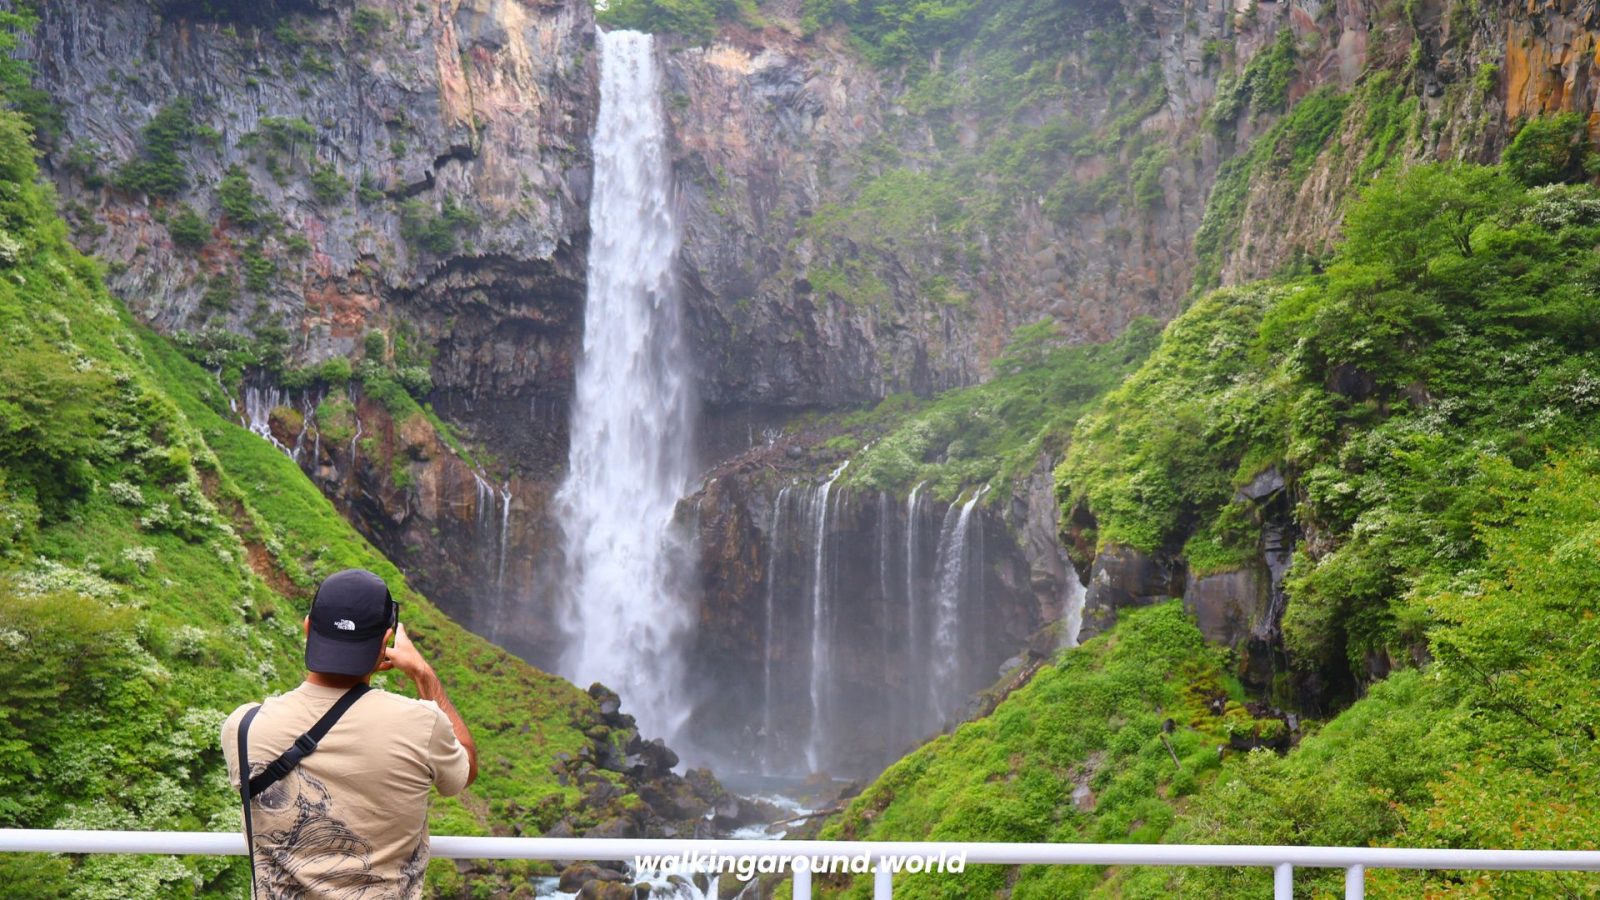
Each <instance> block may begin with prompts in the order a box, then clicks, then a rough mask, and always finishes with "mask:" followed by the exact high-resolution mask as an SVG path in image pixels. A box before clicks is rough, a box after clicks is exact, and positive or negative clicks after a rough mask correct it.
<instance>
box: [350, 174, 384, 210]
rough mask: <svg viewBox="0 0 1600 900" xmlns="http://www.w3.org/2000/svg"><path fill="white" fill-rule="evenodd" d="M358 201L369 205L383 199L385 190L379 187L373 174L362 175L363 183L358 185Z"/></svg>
mask: <svg viewBox="0 0 1600 900" xmlns="http://www.w3.org/2000/svg"><path fill="white" fill-rule="evenodd" d="M356 199H357V200H360V201H361V202H362V203H366V204H368V205H371V204H373V203H377V202H378V201H379V200H382V199H383V190H382V189H381V188H379V187H378V182H377V181H376V180H375V179H374V178H373V177H372V175H371V173H369V172H363V173H361V183H360V184H358V185H356Z"/></svg>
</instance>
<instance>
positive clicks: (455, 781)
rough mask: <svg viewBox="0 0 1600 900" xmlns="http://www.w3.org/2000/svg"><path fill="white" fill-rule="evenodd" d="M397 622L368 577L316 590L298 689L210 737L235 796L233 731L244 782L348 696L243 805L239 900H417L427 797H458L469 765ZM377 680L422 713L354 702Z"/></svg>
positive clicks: (376, 693)
mask: <svg viewBox="0 0 1600 900" xmlns="http://www.w3.org/2000/svg"><path fill="white" fill-rule="evenodd" d="M398 610H399V604H398V603H396V602H395V601H394V600H393V599H392V598H391V597H390V596H389V589H388V587H387V586H386V585H385V584H384V582H383V579H381V578H379V577H378V576H376V575H374V574H372V573H371V572H368V571H365V570H363V569H347V570H345V571H343V572H337V573H335V574H333V575H330V576H328V578H327V579H326V580H325V581H323V582H322V586H321V587H319V588H317V594H316V597H315V598H314V599H313V600H312V601H311V614H310V615H308V616H306V619H305V621H304V622H303V623H302V627H303V628H304V630H305V636H306V670H307V671H306V679H305V681H304V683H302V684H301V685H300V686H299V687H297V688H295V689H294V690H292V691H290V692H289V693H287V694H282V695H280V696H276V697H270V698H268V699H267V700H266V702H264V703H262V704H260V707H259V709H258V710H256V712H255V713H254V715H253V716H252V715H249V713H250V712H251V710H252V709H253V708H254V707H255V704H246V705H244V706H241V707H239V708H238V709H236V710H234V712H233V715H231V716H229V717H228V720H227V721H226V722H225V723H223V726H222V750H223V754H224V755H225V756H226V757H227V761H228V776H229V778H230V780H232V782H233V785H234V787H235V789H238V788H239V759H238V756H239V727H240V723H241V722H245V723H246V727H245V735H244V737H245V744H246V753H248V755H249V764H248V768H247V771H248V772H249V773H250V774H251V775H252V776H254V775H260V774H261V773H263V772H265V771H266V770H267V768H268V765H269V764H270V763H272V762H273V761H274V760H276V759H278V758H279V755H280V754H283V753H285V751H289V750H290V748H292V747H294V746H295V745H296V739H297V738H300V737H301V735H303V734H305V733H306V732H308V731H310V730H311V729H312V727H313V725H315V724H316V723H317V722H318V720H320V719H322V718H323V716H324V714H326V713H329V711H330V710H331V709H332V708H333V707H334V706H335V704H336V703H337V702H339V701H340V700H341V698H342V697H344V696H345V695H346V694H347V693H350V692H351V689H352V688H355V691H354V692H353V696H352V697H351V698H350V700H351V701H353V702H351V703H350V704H349V705H348V706H347V708H346V709H345V711H344V712H343V713H342V714H340V715H339V717H338V718H337V720H336V721H334V722H333V723H332V726H331V727H329V728H328V730H327V733H326V734H325V735H323V736H322V737H321V738H320V740H318V741H317V742H316V743H315V746H314V749H313V750H312V751H311V752H309V753H306V754H304V755H303V756H302V757H301V758H300V759H299V762H298V764H296V765H294V766H293V768H290V769H288V771H287V772H285V773H283V774H282V776H281V777H280V778H278V780H277V781H276V782H274V783H272V784H271V785H270V786H267V787H264V788H263V789H262V790H261V791H260V792H259V793H257V794H254V796H252V798H251V801H250V821H249V822H248V823H247V824H248V825H249V831H247V833H250V832H253V834H254V840H253V842H252V850H253V858H252V869H253V878H254V892H253V893H254V896H255V897H257V898H260V900H278V898H290V897H293V898H302V897H320V898H329V900H411V898H415V897H420V896H421V894H422V873H423V870H424V869H426V868H427V866H428V820H427V816H428V791H429V789H430V788H431V787H435V786H436V787H438V789H439V793H440V794H443V795H445V796H451V795H453V794H457V793H459V792H460V791H461V790H462V789H463V788H465V787H466V786H467V785H469V784H471V783H472V781H473V779H475V778H476V777H477V775H478V752H477V748H476V747H475V746H474V745H473V743H472V735H471V734H470V733H469V732H468V731H467V726H466V723H464V722H462V721H461V715H460V714H459V713H457V712H456V710H455V707H454V706H451V705H450V701H449V699H448V698H446V697H445V693H444V688H443V686H441V685H440V683H439V678H438V676H437V675H435V674H434V672H433V669H432V668H431V667H430V666H429V665H428V664H427V662H425V661H424V660H423V658H422V654H420V653H418V652H417V648H416V647H415V646H414V645H413V644H412V643H411V640H410V638H408V637H407V636H406V629H405V626H404V625H400V624H399V617H398ZM391 639H393V641H394V645H393V646H389V642H390V640H391ZM388 669H396V670H398V671H400V672H402V673H404V674H405V675H406V676H408V677H409V678H410V679H411V681H412V682H413V683H414V684H415V685H416V689H417V695H418V696H419V697H421V698H422V699H420V700H412V699H410V698H407V697H402V696H400V695H398V694H391V693H388V692H387V691H382V690H367V689H366V686H367V684H368V682H369V681H370V680H371V678H372V675H373V673H375V672H382V671H385V670H388ZM363 691H365V692H364V693H363ZM304 745H305V743H304V742H302V747H303V746H304ZM293 755H298V754H291V756H293Z"/></svg>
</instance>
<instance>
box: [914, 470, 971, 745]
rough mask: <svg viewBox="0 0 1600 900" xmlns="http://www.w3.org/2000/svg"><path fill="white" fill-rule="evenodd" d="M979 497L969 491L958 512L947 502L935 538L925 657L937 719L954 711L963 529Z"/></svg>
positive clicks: (964, 570)
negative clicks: (931, 619)
mask: <svg viewBox="0 0 1600 900" xmlns="http://www.w3.org/2000/svg"><path fill="white" fill-rule="evenodd" d="M982 497H983V491H981V490H978V491H973V492H972V497H971V498H970V499H968V500H967V502H966V503H964V504H962V505H961V507H960V511H959V512H957V508H956V506H955V504H951V506H950V509H949V511H948V512H947V513H946V514H945V522H944V527H943V528H942V529H941V533H940V538H939V556H938V564H937V565H936V566H935V567H934V571H935V573H937V574H936V578H937V590H936V592H935V594H934V622H933V640H932V646H931V647H930V648H929V650H930V652H929V659H930V660H931V661H932V663H933V665H932V667H931V669H932V670H931V672H930V673H929V676H930V677H929V678H928V687H929V688H930V694H929V697H930V703H931V705H932V707H933V709H934V711H935V713H936V714H937V715H938V717H939V719H940V720H941V721H944V720H946V719H948V718H949V716H950V714H951V713H953V712H954V711H955V710H954V709H953V708H952V703H953V702H954V701H955V700H956V699H957V698H958V697H959V696H960V694H961V660H960V657H959V656H958V655H957V654H958V652H959V651H960V641H961V608H962V600H963V599H964V597H965V596H966V594H967V581H968V579H969V571H970V570H969V567H968V565H967V557H968V554H969V552H970V550H971V548H970V546H969V544H968V542H967V532H968V531H969V530H970V528H971V524H972V511H973V509H975V508H977V505H978V501H979V500H980V499H982ZM981 552H982V551H981V550H980V551H979V553H980V554H981ZM977 562H978V565H979V566H981V565H982V560H981V558H980V559H979V560H978V561H977ZM973 568H977V567H973Z"/></svg>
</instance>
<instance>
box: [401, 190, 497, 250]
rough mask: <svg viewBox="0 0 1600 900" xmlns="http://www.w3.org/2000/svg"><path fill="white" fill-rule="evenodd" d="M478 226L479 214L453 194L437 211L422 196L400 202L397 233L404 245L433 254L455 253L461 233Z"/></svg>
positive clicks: (445, 199)
mask: <svg viewBox="0 0 1600 900" xmlns="http://www.w3.org/2000/svg"><path fill="white" fill-rule="evenodd" d="M476 227H478V215H477V213H475V212H473V211H472V209H471V208H470V207H468V206H466V205H465V204H463V203H460V202H459V201H457V200H456V198H454V197H446V198H444V202H443V203H441V204H440V207H439V211H438V212H437V213H435V212H434V210H433V208H432V207H431V206H429V205H428V203H427V202H426V201H424V200H422V199H421V198H412V199H410V200H407V201H406V202H405V203H403V204H401V205H400V236H401V237H402V238H404V239H405V241H406V243H407V244H410V245H411V246H412V247H414V248H416V249H419V250H426V251H427V252H429V253H432V254H434V255H436V256H443V255H445V254H447V253H453V252H455V249H456V247H457V246H458V245H459V243H460V233H461V232H463V231H470V230H472V229H474V228H476Z"/></svg>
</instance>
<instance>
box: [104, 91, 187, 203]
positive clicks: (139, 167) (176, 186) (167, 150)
mask: <svg viewBox="0 0 1600 900" xmlns="http://www.w3.org/2000/svg"><path fill="white" fill-rule="evenodd" d="M142 135H143V137H144V146H143V148H142V149H141V151H140V154H139V156H138V157H136V158H134V159H131V160H129V161H128V162H126V163H124V164H123V166H122V168H121V169H119V170H118V171H117V175H116V179H115V184H116V186H117V188H118V189H120V190H124V191H128V192H130V193H139V194H149V195H151V196H154V197H173V196H176V195H177V194H178V192H180V191H182V190H183V189H184V188H186V187H188V186H189V168H188V166H187V165H186V164H185V163H184V161H183V160H182V159H181V158H179V156H178V153H179V151H181V150H183V149H184V148H185V147H186V146H188V144H189V140H190V138H192V137H193V136H194V105H193V104H192V103H191V102H190V101H189V99H188V98H187V97H180V98H178V99H177V100H174V101H172V102H171V103H168V104H167V105H166V106H164V107H162V108H161V110H160V112H157V113H156V115H155V117H154V118H153V119H151V120H150V123H149V124H148V125H146V126H145V127H144V131H143V132H142Z"/></svg>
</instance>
